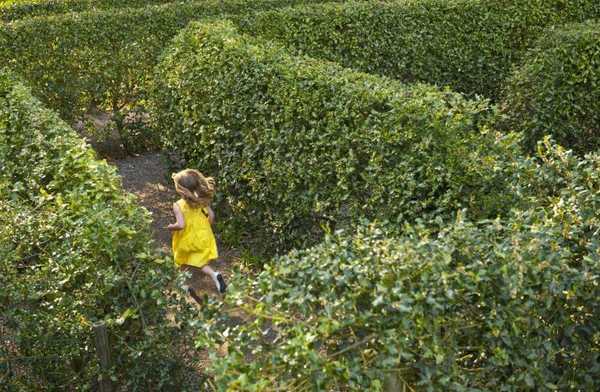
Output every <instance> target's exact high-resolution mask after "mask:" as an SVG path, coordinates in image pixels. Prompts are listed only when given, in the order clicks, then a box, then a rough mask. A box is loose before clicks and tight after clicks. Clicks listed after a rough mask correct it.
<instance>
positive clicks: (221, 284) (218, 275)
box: [202, 265, 227, 294]
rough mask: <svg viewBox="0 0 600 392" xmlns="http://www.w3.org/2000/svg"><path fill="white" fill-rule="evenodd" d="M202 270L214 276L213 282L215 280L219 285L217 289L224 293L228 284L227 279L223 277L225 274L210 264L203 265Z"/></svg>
mask: <svg viewBox="0 0 600 392" xmlns="http://www.w3.org/2000/svg"><path fill="white" fill-rule="evenodd" d="M202 272H204V273H205V274H207V275H208V276H210V277H211V278H212V280H213V282H215V286H217V290H218V291H219V293H221V294H223V293H224V292H225V289H226V288H227V285H226V284H225V279H223V275H221V273H220V272H218V271H215V270H213V269H212V268H210V267H209V266H208V265H205V266H204V267H202Z"/></svg>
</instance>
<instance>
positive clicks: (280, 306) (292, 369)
mask: <svg viewBox="0 0 600 392" xmlns="http://www.w3.org/2000/svg"><path fill="white" fill-rule="evenodd" d="M541 156H542V158H541V159H540V160H539V161H521V164H522V166H521V169H522V170H523V171H524V172H526V173H530V174H534V175H535V174H536V173H537V180H534V181H532V182H529V181H525V182H521V183H519V182H517V183H515V190H517V189H518V188H520V187H523V188H528V187H529V186H530V184H532V183H534V184H536V186H538V185H539V186H540V187H541V189H544V188H545V189H546V190H545V191H543V192H541V193H539V194H538V195H537V198H538V203H539V204H540V206H542V208H539V207H538V208H532V209H529V210H524V211H515V212H514V213H513V214H511V216H510V217H509V219H507V220H497V221H485V222H479V223H477V224H473V223H469V222H466V221H464V220H460V219H459V220H458V221H457V222H455V223H453V224H451V225H449V226H448V227H446V228H445V229H444V230H442V231H441V232H440V233H439V234H438V235H435V236H432V235H431V232H430V231H429V230H427V229H425V228H423V227H415V228H412V229H408V230H405V232H406V235H404V236H402V237H396V235H395V234H394V232H393V231H392V232H390V231H388V230H386V229H382V228H381V227H378V226H377V225H369V226H361V227H360V229H359V230H358V233H357V234H354V235H349V234H343V233H342V234H339V233H338V234H337V235H335V236H333V237H328V238H327V239H326V240H325V241H324V242H323V243H322V244H321V245H319V246H317V247H314V248H311V249H307V250H300V251H294V252H292V253H291V254H289V255H287V256H285V257H281V258H278V259H276V260H275V261H274V262H273V263H272V265H271V266H269V267H267V268H265V269H264V271H262V272H261V273H260V274H259V275H258V277H256V278H255V279H248V276H247V275H246V274H244V275H239V276H237V277H236V279H232V281H231V284H230V286H229V292H228V294H227V297H226V298H225V303H224V304H223V303H222V302H221V301H212V302H211V303H209V304H208V305H207V306H205V307H203V315H204V318H203V319H202V320H201V322H200V325H201V326H202V327H201V328H202V332H203V337H202V338H201V339H200V341H199V344H206V345H210V346H211V347H212V350H213V354H212V358H214V359H215V360H214V361H213V362H212V369H210V371H212V372H214V374H215V381H216V383H217V385H218V388H219V389H222V390H248V391H250V390H296V389H300V388H297V387H298V386H300V385H302V386H305V387H306V388H304V389H306V390H320V391H329V390H336V391H339V390H353V391H354V390H361V391H363V390H364V391H366V390H368V391H381V390H382V384H383V381H384V380H385V381H386V383H387V384H388V385H389V386H392V385H394V384H395V385H396V387H395V388H394V387H388V388H387V389H386V390H403V389H404V388H402V386H403V384H404V383H406V384H408V386H409V387H412V388H410V389H414V390H430V391H533V390H536V391H539V390H560V391H566V390H573V391H577V390H579V391H592V390H598V389H599V388H600V349H599V347H600V346H599V344H598V338H599V336H600V319H599V318H598V314H599V312H600V306H599V303H598V301H597V297H598V295H600V285H599V284H598V283H599V279H600V247H599V246H600V243H599V242H598V240H597V233H598V231H600V220H599V219H598V218H599V214H598V211H599V208H600V195H599V194H598V192H597V191H596V190H597V189H598V188H599V187H600V156H598V155H593V156H590V157H589V158H588V159H586V160H578V159H576V158H574V157H573V156H572V155H569V154H567V153H565V152H564V151H561V150H560V148H558V149H556V148H554V149H551V150H550V151H546V152H543V153H542V154H541ZM549 190H554V191H556V192H557V194H556V195H551V194H552V193H553V192H550V191H549ZM232 307H235V309H236V312H230V311H229V309H231V308H232ZM240 312H243V313H245V314H246V315H248V316H250V318H251V319H252V322H247V323H245V324H243V325H240V326H237V327H235V328H230V327H229V326H230V325H231V322H232V318H233V317H237V319H239V317H243V316H240ZM223 345H225V346H227V347H229V351H228V353H227V355H226V356H225V357H218V356H217V355H218V354H217V352H218V348H219V347H222V346H223ZM248 356H251V357H252V361H248V360H247V358H248ZM406 389H409V388H406Z"/></svg>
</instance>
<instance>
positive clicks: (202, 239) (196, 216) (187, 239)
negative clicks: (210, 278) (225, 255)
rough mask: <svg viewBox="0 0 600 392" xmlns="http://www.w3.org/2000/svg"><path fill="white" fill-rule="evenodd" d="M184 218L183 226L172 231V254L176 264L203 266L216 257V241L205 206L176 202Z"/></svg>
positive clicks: (182, 201)
mask: <svg viewBox="0 0 600 392" xmlns="http://www.w3.org/2000/svg"><path fill="white" fill-rule="evenodd" d="M177 206H178V207H179V209H180V210H181V213H182V214H183V219H184V228H183V229H182V230H176V231H174V232H173V255H174V257H175V263H176V264H177V265H178V266H181V265H183V264H186V265H191V266H194V267H198V268H201V267H204V266H205V265H206V264H208V263H209V262H210V261H212V260H214V259H216V258H217V257H218V256H219V255H218V253H217V242H216V241H215V236H214V234H213V231H212V228H211V227H210V222H209V221H208V210H207V209H206V208H201V207H200V208H192V207H191V206H190V205H189V204H188V203H187V202H186V201H185V200H183V199H181V200H179V201H178V202H177Z"/></svg>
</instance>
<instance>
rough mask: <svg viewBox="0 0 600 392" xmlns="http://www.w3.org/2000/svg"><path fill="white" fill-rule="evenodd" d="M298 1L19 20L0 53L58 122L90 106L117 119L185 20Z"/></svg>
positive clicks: (2, 39) (183, 5) (139, 94)
mask: <svg viewBox="0 0 600 392" xmlns="http://www.w3.org/2000/svg"><path fill="white" fill-rule="evenodd" d="M301 1H303V0H285V1H280V0H260V1H257V2H256V1H255V2H250V1H247V0H225V1H221V0H210V1H195V2H176V3H170V4H164V5H153V6H148V7H144V8H139V9H117V10H107V11H86V12H81V13H70V14H65V15H55V16H47V17H37V18H26V19H23V20H19V21H15V22H13V23H9V24H2V25H0V58H2V59H5V61H6V65H8V66H10V67H12V68H13V70H14V71H15V72H18V73H19V74H20V75H21V76H23V77H24V78H25V79H26V80H27V81H28V83H29V84H30V85H31V87H32V89H33V92H34V94H35V95H36V96H37V97H39V98H40V99H41V100H42V101H43V102H44V103H45V104H46V105H48V106H49V107H50V108H51V109H54V110H56V111H58V112H59V113H60V115H61V117H62V118H63V119H64V120H66V121H73V120H74V119H76V118H78V117H80V116H81V115H82V113H85V112H86V111H87V110H88V109H89V108H90V107H94V106H98V107H99V108H100V109H104V110H107V111H109V112H111V113H114V114H116V115H117V119H121V118H124V117H125V115H126V114H127V113H128V112H129V111H130V110H139V108H136V105H143V104H144V97H145V90H146V83H147V81H148V79H149V77H150V76H151V73H152V72H151V70H152V68H153V67H154V65H155V64H156V62H155V61H156V58H157V57H158V55H159V54H160V52H161V50H162V49H163V47H164V46H165V45H166V43H167V42H169V40H170V39H171V38H172V37H173V36H174V35H175V34H176V33H177V32H178V31H179V30H180V29H181V28H183V27H184V26H185V25H186V24H187V23H188V22H189V21H190V20H195V19H201V18H203V17H208V16H215V15H223V14H227V13H231V14H235V13H246V12H253V11H256V10H264V9H269V8H273V7H278V6H285V5H293V4H298V3H299V2H301ZM304 1H309V2H310V1H312V0H304ZM42 54H43V55H42Z"/></svg>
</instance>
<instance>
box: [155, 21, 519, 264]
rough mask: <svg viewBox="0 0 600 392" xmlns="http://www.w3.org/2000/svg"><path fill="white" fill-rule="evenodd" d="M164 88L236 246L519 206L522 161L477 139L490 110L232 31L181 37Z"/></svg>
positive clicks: (182, 141) (487, 134) (160, 89)
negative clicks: (510, 173) (512, 167)
mask: <svg viewBox="0 0 600 392" xmlns="http://www.w3.org/2000/svg"><path fill="white" fill-rule="evenodd" d="M157 80H158V84H157V89H156V98H155V100H156V102H157V108H156V110H155V112H156V113H159V118H158V121H159V125H160V126H159V129H163V130H164V131H163V132H164V133H163V136H164V140H165V144H166V145H167V147H169V148H173V149H176V150H177V151H179V152H181V153H182V154H183V155H184V157H185V158H186V159H187V160H188V162H189V164H191V165H195V166H197V167H199V168H201V170H203V171H205V172H207V173H210V174H211V175H215V176H216V178H217V180H218V184H219V187H220V189H221V191H222V193H223V194H224V195H225V198H224V199H223V200H221V203H220V206H219V208H220V209H221V210H223V211H226V214H229V217H228V219H226V220H225V221H226V223H225V226H226V228H227V231H228V232H229V233H230V234H232V235H234V237H232V238H229V239H228V240H229V241H232V242H234V243H235V242H236V241H242V242H244V241H246V240H248V241H249V242H245V243H247V244H253V245H255V252H261V251H267V253H269V252H271V251H273V250H278V251H281V250H283V249H288V248H289V247H291V246H299V245H301V244H304V243H306V241H308V242H312V241H314V240H316V239H318V238H320V236H321V234H322V227H330V228H332V227H340V225H342V226H344V225H349V224H350V225H351V224H352V222H353V221H354V219H355V218H356V217H358V216H367V217H370V218H376V217H381V216H383V217H386V218H389V219H391V220H393V221H397V222H403V221H405V220H409V221H414V220H416V219H423V220H428V219H433V218H434V217H448V216H451V215H452V212H453V211H455V210H456V209H458V208H470V209H472V210H473V213H474V214H476V215H482V216H488V215H489V216H495V214H497V213H499V212H501V211H502V210H503V208H504V207H505V205H506V203H507V202H508V200H512V196H511V195H503V194H499V192H498V189H500V188H501V187H502V183H503V181H504V178H503V176H504V175H506V173H505V172H504V170H506V169H507V167H506V166H505V165H504V162H505V160H508V159H510V157H511V156H513V155H514V154H518V151H517V149H516V148H515V142H514V140H513V139H512V138H511V137H510V136H508V137H506V136H500V135H498V134H496V133H495V132H492V131H488V130H487V129H484V128H483V129H482V128H481V127H480V122H481V121H484V120H486V116H487V112H486V111H487V106H486V103H485V102H480V101H468V100H465V99H463V98H462V97H461V96H460V95H458V94H455V93H452V92H447V91H439V90H437V89H436V88H434V87H431V86H426V85H414V86H405V85H402V84H400V83H398V82H395V81H393V80H388V79H383V78H380V77H376V76H370V75H366V74H361V73H356V72H353V71H350V70H347V69H344V68H341V67H339V66H338V65H336V64H333V63H328V62H323V61H318V60H314V59H310V58H304V57H294V56H290V55H289V54H288V53H287V52H286V51H285V50H284V49H281V48H280V47H278V46H270V45H268V44H265V43H261V41H257V40H255V39H252V38H250V37H247V36H242V35H239V34H237V33H236V31H235V29H234V28H233V27H232V26H231V24H230V23H228V22H216V23H209V24H192V25H191V26H190V27H189V28H188V29H186V30H185V31H184V32H182V33H181V34H180V35H179V36H178V37H177V38H176V40H175V43H174V45H173V47H172V48H171V49H170V50H169V51H167V52H166V55H165V56H164V59H163V61H162V63H161V64H160V65H159V66H158V68H157ZM508 170H509V169H508ZM244 236H249V237H250V238H244Z"/></svg>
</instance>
